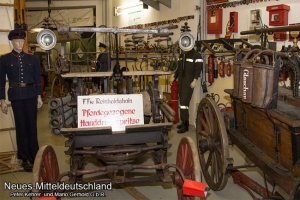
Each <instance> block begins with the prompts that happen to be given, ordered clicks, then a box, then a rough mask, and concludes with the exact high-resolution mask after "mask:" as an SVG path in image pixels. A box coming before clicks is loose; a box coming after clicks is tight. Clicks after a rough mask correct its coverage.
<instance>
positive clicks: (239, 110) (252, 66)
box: [196, 26, 300, 199]
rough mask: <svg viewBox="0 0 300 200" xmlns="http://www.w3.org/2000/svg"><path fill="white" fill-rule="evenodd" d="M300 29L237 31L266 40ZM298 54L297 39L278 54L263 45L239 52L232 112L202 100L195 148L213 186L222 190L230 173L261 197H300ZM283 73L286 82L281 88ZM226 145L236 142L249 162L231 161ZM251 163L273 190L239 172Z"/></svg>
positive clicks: (204, 172) (229, 91)
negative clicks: (269, 182) (292, 44)
mask: <svg viewBox="0 0 300 200" xmlns="http://www.w3.org/2000/svg"><path fill="white" fill-rule="evenodd" d="M299 30H300V27H299V26H287V27H278V28H265V29H256V30H251V31H244V32H241V34H242V35H246V34H262V37H261V38H264V39H266V38H267V37H265V35H264V34H267V33H271V32H272V33H273V32H276V31H297V33H299ZM262 46H263V45H262ZM298 54H299V48H298V46H297V41H294V46H289V47H283V48H282V50H281V51H278V52H276V51H273V50H270V49H267V48H257V49H256V48H243V49H240V50H237V52H236V54H235V60H234V70H233V71H234V88H233V89H226V90H225V92H226V93H228V94H229V95H230V97H231V99H232V105H233V111H232V109H230V111H226V112H221V111H220V108H219V107H218V106H217V104H216V102H215V101H214V100H213V99H212V98H210V97H208V98H204V99H202V100H201V102H200V104H199V107H198V111H197V122H196V123H197V124H196V134H197V146H198V150H199V156H200V165H201V168H202V173H203V175H204V177H205V180H206V182H207V184H208V186H209V187H210V188H211V189H212V190H215V191H217V190H222V189H223V188H224V187H225V186H226V183H227V180H228V176H229V175H231V176H232V177H233V179H234V181H235V182H236V183H238V184H239V185H241V186H242V187H244V188H245V189H246V190H248V191H250V189H251V190H253V191H255V192H256V193H258V194H260V195H261V196H263V197H264V198H267V199H299V198H300V190H299V189H300V188H299V184H300V165H299V163H300V160H299V158H300V157H299V155H300V149H299V148H300V144H299V141H300V138H299V130H300V101H299V90H298V89H299V55H298ZM287 75H288V76H289V77H290V80H291V81H290V86H289V87H288V86H286V85H285V84H284V85H283V86H280V85H279V83H280V82H281V83H282V82H283V83H285V81H286V80H287V79H286V78H287ZM229 145H236V146H237V147H238V148H239V149H240V150H241V151H242V152H243V153H244V154H245V156H246V161H247V162H248V165H244V166H234V165H233V158H231V157H230V155H229ZM251 166H257V167H259V168H260V169H261V170H262V172H263V173H264V174H265V175H267V176H268V177H269V180H271V184H273V185H274V187H273V188H272V190H269V189H268V188H267V187H266V188H265V187H262V186H261V185H259V184H257V183H256V182H254V181H252V180H251V179H249V178H248V177H247V176H245V175H243V174H242V173H241V172H239V171H238V168H242V167H251ZM266 185H267V184H266ZM250 193H251V191H250ZM251 195H252V196H253V199H256V197H255V196H254V195H253V193H251Z"/></svg>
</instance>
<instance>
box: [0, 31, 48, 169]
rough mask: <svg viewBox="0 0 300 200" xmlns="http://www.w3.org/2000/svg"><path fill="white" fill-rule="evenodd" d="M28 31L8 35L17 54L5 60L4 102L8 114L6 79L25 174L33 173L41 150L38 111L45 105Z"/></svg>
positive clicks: (0, 68)
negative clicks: (28, 46) (26, 44)
mask: <svg viewBox="0 0 300 200" xmlns="http://www.w3.org/2000/svg"><path fill="white" fill-rule="evenodd" d="M25 37H26V33H25V31H24V30H21V29H15V30H12V31H11V32H10V33H9V34H8V39H9V40H10V41H11V43H12V45H13V50H12V52H10V53H7V54H5V55H3V56H1V62H0V101H1V110H2V112H3V113H5V114H7V111H8V108H7V104H6V102H5V84H6V75H7V78H8V81H9V88H8V92H7V94H8V99H9V100H10V102H11V107H12V110H13V113H14V120H15V126H16V139H17V148H18V158H19V159H21V160H22V161H23V163H22V166H23V168H24V170H25V171H32V167H33V162H34V159H35V156H36V153H37V151H38V149H39V145H38V140H37V124H36V123H37V109H38V108H40V107H41V106H42V104H43V101H42V98H41V94H42V86H41V71H40V63H39V60H38V58H37V57H36V56H34V55H32V54H28V53H25V52H24V51H23V46H24V39H25Z"/></svg>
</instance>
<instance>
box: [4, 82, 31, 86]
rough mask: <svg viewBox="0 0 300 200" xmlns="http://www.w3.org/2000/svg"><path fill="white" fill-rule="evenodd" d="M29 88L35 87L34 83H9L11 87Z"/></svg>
mask: <svg viewBox="0 0 300 200" xmlns="http://www.w3.org/2000/svg"><path fill="white" fill-rule="evenodd" d="M27 86H34V82H30V83H12V82H9V87H27Z"/></svg>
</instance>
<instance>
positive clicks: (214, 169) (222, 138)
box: [196, 98, 229, 191]
mask: <svg viewBox="0 0 300 200" xmlns="http://www.w3.org/2000/svg"><path fill="white" fill-rule="evenodd" d="M196 138H197V144H198V151H199V158H200V165H201V168H202V173H203V175H204V178H205V180H206V183H207V184H208V186H209V187H210V188H211V189H212V190H215V191H217V190H222V189H223V188H224V187H225V186H226V184H227V181H228V175H227V174H226V168H227V166H228V163H227V158H229V150H228V136H227V132H226V128H225V123H224V119H223V117H222V114H221V112H220V109H219V108H218V106H217V104H216V102H215V101H214V100H213V99H212V98H204V99H202V100H201V101H200V104H199V107H198V111H197V119H196Z"/></svg>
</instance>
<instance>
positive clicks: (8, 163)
mask: <svg viewBox="0 0 300 200" xmlns="http://www.w3.org/2000/svg"><path fill="white" fill-rule="evenodd" d="M22 170H23V167H22V166H20V165H19V162H18V159H17V152H15V151H8V152H0V174H5V173H10V172H16V171H22Z"/></svg>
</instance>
